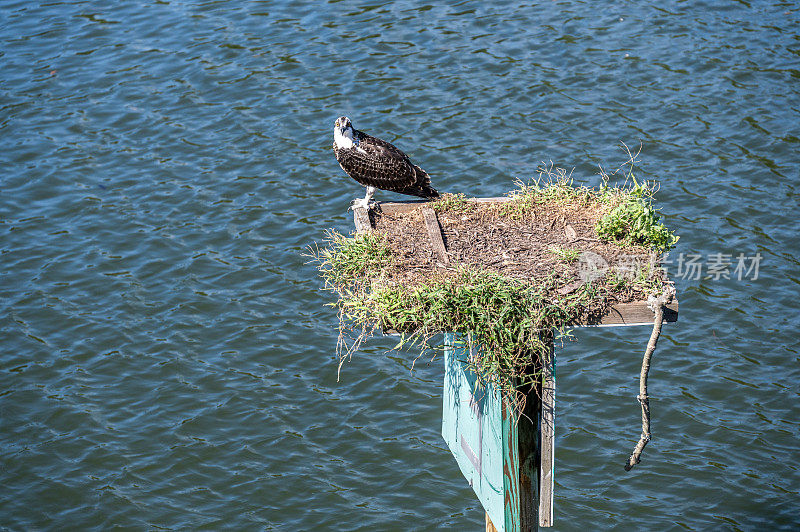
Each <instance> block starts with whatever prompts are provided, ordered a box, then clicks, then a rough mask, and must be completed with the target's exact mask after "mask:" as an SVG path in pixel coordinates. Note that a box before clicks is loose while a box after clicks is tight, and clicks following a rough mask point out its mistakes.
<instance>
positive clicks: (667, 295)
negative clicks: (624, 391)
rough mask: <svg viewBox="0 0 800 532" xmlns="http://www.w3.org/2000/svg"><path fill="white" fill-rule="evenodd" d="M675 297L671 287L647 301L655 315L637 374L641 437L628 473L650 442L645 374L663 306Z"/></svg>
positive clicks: (662, 317) (660, 320)
mask: <svg viewBox="0 0 800 532" xmlns="http://www.w3.org/2000/svg"><path fill="white" fill-rule="evenodd" d="M674 296H675V287H674V286H672V285H669V286H667V288H665V289H664V293H663V294H661V295H660V296H659V297H653V296H650V299H649V300H648V301H647V306H648V307H650V309H651V310H652V311H653V312H655V313H656V316H655V322H654V323H653V332H652V334H650V341H648V342H647V349H646V350H645V352H644V358H643V359H642V371H641V372H640V373H639V395H637V396H636V399H638V400H639V403H641V405H642V435H641V436H640V437H639V442H638V443H637V444H636V447H634V448H633V453H631V456H630V458H628V461H627V462H626V463H625V471H630V470H631V469H633V466H635V465H636V464H638V463H639V462H640V460H641V456H642V451H643V450H644V447H645V445H647V442H649V441H650V398H649V397H648V396H647V374H648V373H649V372H650V358H651V357H652V356H653V351H655V350H656V344H657V343H658V337H659V336H660V335H661V324H662V322H663V321H664V306H665V305H668V304H669V303H670V302H671V301H672V298H673V297H674Z"/></svg>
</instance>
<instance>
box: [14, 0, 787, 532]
mask: <svg viewBox="0 0 800 532" xmlns="http://www.w3.org/2000/svg"><path fill="white" fill-rule="evenodd" d="M799 23H800V14H799V13H798V8H797V7H796V6H795V5H794V4H793V3H791V2H766V1H764V2H761V1H758V2H756V1H753V2H745V1H740V2H724V3H723V2H700V1H684V2H659V3H652V4H651V3H643V2H620V3H614V4H607V3H597V2H580V1H567V0H565V1H559V2H547V3H541V4H517V3H508V2H491V3H488V2H474V1H462V2H458V3H456V4H453V5H449V6H445V5H438V4H437V5H434V4H425V3H414V2H405V1H401V2H374V1H371V0H364V1H360V2H329V3H321V2H245V1H238V2H230V1H216V2H213V1H209V2H202V3H201V2H186V1H169V2H166V1H164V2H153V3H142V2H122V1H119V0H112V1H104V2H99V1H85V2H80V1H74V2H38V1H26V2H13V1H11V2H10V1H6V2H3V3H2V5H0V65H2V69H1V70H0V139H2V146H3V149H2V150H0V168H2V174H0V348H2V351H0V448H2V449H3V451H2V453H0V485H2V486H3V489H2V490H0V527H2V528H5V529H10V530H31V529H109V528H112V527H115V526H119V527H123V528H133V529H144V528H166V529H187V528H188V529H196V528H203V527H204V528H209V529H218V528H233V529H245V530H249V529H270V528H281V529H292V530H310V529H315V530H346V529H381V530H391V529H394V530H405V529H437V528H440V529H453V530H477V529H479V528H480V527H482V526H483V511H482V510H481V508H480V506H479V503H478V502H477V500H476V498H475V496H474V495H473V494H472V491H471V489H470V487H469V486H468V485H467V484H466V481H465V480H464V479H463V477H461V475H460V473H459V471H458V467H457V465H456V463H455V461H454V459H453V458H452V457H451V456H450V453H449V451H448V450H447V449H446V448H445V446H444V443H443V441H442V439H441V436H440V434H439V431H440V419H441V411H440V409H441V393H442V391H441V390H442V375H443V368H442V363H441V360H436V361H434V362H432V363H430V364H426V363H425V360H421V361H418V362H417V364H416V366H415V369H414V371H413V372H411V371H410V369H411V363H412V361H413V359H414V358H415V357H416V354H415V353H413V352H400V353H397V352H391V353H387V352H386V351H387V350H388V349H390V348H391V347H392V346H393V345H394V344H395V343H396V341H394V340H392V339H391V338H380V337H379V338H375V339H373V340H371V341H369V342H368V343H366V344H364V346H363V347H362V349H361V350H360V351H359V352H358V353H356V354H355V355H354V356H353V358H352V360H351V361H350V362H348V363H346V364H345V365H344V367H343V369H342V376H341V379H340V380H339V381H338V382H337V360H336V358H335V352H334V351H335V346H336V335H337V332H336V326H337V319H336V314H335V312H334V310H333V309H332V308H330V307H328V306H325V303H328V302H330V301H331V300H332V296H331V295H330V294H329V293H325V292H323V291H322V290H321V287H322V283H321V281H320V280H319V278H318V277H317V274H316V270H315V267H314V265H313V264H310V263H309V262H308V260H309V259H308V257H307V256H305V255H304V254H305V253H306V249H307V246H309V245H312V244H313V243H314V242H320V241H321V240H322V239H323V237H324V231H325V230H326V229H327V228H335V229H337V230H339V231H343V232H346V231H348V230H350V229H351V227H352V219H351V218H350V216H349V215H348V213H347V212H346V209H347V206H348V205H349V202H350V201H351V200H352V199H353V198H355V197H357V196H360V195H362V194H363V189H361V188H360V187H359V186H358V185H357V184H356V183H355V182H353V181H352V180H349V178H346V177H345V176H344V175H343V173H342V172H341V170H340V169H339V167H338V165H337V164H336V162H335V160H334V158H333V154H332V151H331V149H330V145H331V142H332V127H333V121H334V119H335V118H336V117H337V116H340V115H343V114H346V115H348V116H350V117H351V119H352V120H353V123H354V125H355V126H356V128H359V129H363V130H365V131H367V132H369V133H371V134H374V135H377V136H380V137H383V138H386V139H387V140H390V141H392V142H394V143H395V144H397V145H398V146H399V147H401V148H402V149H404V150H405V151H407V152H408V153H409V154H410V155H411V156H412V157H413V159H414V160H415V161H416V162H417V163H419V164H420V165H421V166H422V167H423V168H425V169H426V170H427V171H428V172H429V173H430V174H431V175H432V176H433V183H434V186H436V188H438V189H439V190H443V191H448V192H463V193H465V194H468V195H471V196H497V195H501V194H503V193H504V192H505V191H507V190H509V189H511V188H512V187H513V186H514V180H515V179H516V178H522V179H526V178H529V177H532V176H534V175H535V173H536V167H537V165H538V164H539V162H540V161H546V162H549V161H550V160H552V161H553V162H554V163H556V164H557V165H559V166H562V167H564V168H568V169H573V168H574V171H573V177H574V178H575V180H576V182H578V183H581V184H590V185H596V184H598V183H599V177H598V175H597V172H598V165H602V166H603V168H605V169H613V168H615V167H616V166H617V165H619V164H620V163H622V162H623V161H624V159H625V155H624V152H623V151H621V150H620V148H619V143H620V142H625V143H626V144H628V145H629V146H635V147H638V145H639V142H641V143H642V145H643V148H642V152H641V155H640V160H641V163H640V165H639V166H638V174H637V175H638V176H639V177H641V178H647V179H655V180H657V181H658V182H659V183H660V191H659V192H658V194H657V201H658V203H659V205H660V206H661V207H662V209H663V212H664V214H665V221H666V222H667V224H668V225H669V226H670V227H671V228H673V229H675V230H676V231H677V232H678V233H679V234H680V235H681V241H680V243H679V246H678V248H677V249H676V250H675V251H674V252H673V254H672V255H671V257H670V258H671V260H673V261H674V262H673V264H672V265H671V266H670V268H671V270H670V271H671V273H672V276H673V278H675V279H676V284H677V288H678V297H679V299H680V305H681V311H680V319H679V321H678V323H677V324H674V325H669V326H667V327H665V331H664V335H663V336H662V339H661V342H660V343H659V348H658V351H657V352H656V355H655V358H654V361H653V367H652V370H651V375H650V394H651V407H652V411H653V441H652V442H651V443H650V444H649V445H648V447H647V448H646V450H645V453H644V456H643V461H642V463H641V464H640V465H639V466H637V467H636V468H635V469H634V470H633V471H632V472H630V473H625V472H624V471H623V469H622V464H623V463H624V461H625V459H626V458H627V456H628V454H629V453H630V451H631V449H632V448H633V445H634V443H635V441H636V439H637V438H638V435H639V423H640V418H639V406H638V403H637V402H636V400H635V395H636V393H637V390H638V381H637V378H638V371H639V364H640V360H641V354H642V352H643V350H644V346H645V342H646V340H647V337H648V335H649V330H648V329H647V328H626V329H593V330H581V331H576V333H575V334H576V336H577V338H578V341H577V342H570V343H567V344H565V345H564V346H563V347H559V348H558V351H557V356H558V379H559V380H558V392H557V421H556V490H555V523H556V526H555V528H554V529H555V530H587V529H591V530H599V529H609V528H614V529H621V530H640V529H647V530H685V529H688V530H718V529H723V530H776V529H783V530H792V529H797V528H798V527H800V473H799V472H798V465H797V460H798V456H800V452H799V451H800V444H798V440H800V401H799V400H798V399H799V396H800V364H798V363H799V362H800V340H798V334H797V330H798V328H800V318H799V317H798V303H797V302H798V297H800V273H799V270H800V268H799V267H800V261H798V259H797V256H796V250H797V249H798V247H799V246H800V238H798V229H800V226H798V223H797V221H796V216H797V212H798V207H800V193H798V192H797V189H796V187H797V185H798V183H800V177H798V170H797V169H798V168H800V138H798V137H799V136H800V135H799V134H798V123H800V83H799V82H800V24H799ZM376 199H379V200H381V199H400V197H398V196H395V195H392V194H389V193H379V194H378V196H377V198H376ZM681 254H684V257H683V259H684V260H686V259H687V258H688V257H689V256H690V255H694V256H699V257H698V258H697V259H696V260H695V262H698V263H700V264H701V266H702V267H703V268H704V269H703V270H702V272H701V275H700V276H699V278H694V275H686V271H685V270H686V268H685V267H682V270H683V271H680V272H679V270H678V266H679V264H678V262H679V259H680V255H681ZM716 254H722V256H721V257H717V259H719V260H717V263H718V264H722V268H721V269H722V271H723V272H724V271H727V275H728V277H730V278H729V279H726V278H725V276H724V275H722V274H720V275H719V276H717V277H719V278H717V279H715V278H714V277H715V275H711V276H710V278H706V277H708V275H707V272H708V270H707V268H708V264H709V263H710V262H713V257H712V256H715V255H716ZM739 255H741V256H742V257H743V258H744V259H746V261H747V262H746V265H747V266H751V267H752V266H753V264H752V263H753V261H754V260H755V257H760V259H758V266H759V269H758V275H757V276H756V275H755V271H754V269H753V270H751V271H750V272H749V273H748V272H746V271H744V272H742V271H740V272H739V273H743V274H745V275H737V274H736V272H735V267H736V265H737V257H738V256H739ZM726 260H727V261H729V264H728V265H727V270H726V267H725V261H726ZM681 264H682V266H685V264H684V263H681ZM737 277H741V279H738V278H737Z"/></svg>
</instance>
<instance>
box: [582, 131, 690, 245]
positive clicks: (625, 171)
mask: <svg viewBox="0 0 800 532" xmlns="http://www.w3.org/2000/svg"><path fill="white" fill-rule="evenodd" d="M622 145H623V147H624V149H625V151H626V152H627V153H628V160H627V161H626V162H625V163H623V165H621V166H620V167H619V168H617V170H615V171H614V172H613V173H611V174H607V173H606V172H605V171H603V169H602V167H601V168H600V175H601V177H602V179H603V186H602V187H601V188H600V191H601V193H602V194H603V196H604V197H605V198H606V199H607V200H608V202H609V204H610V205H611V206H612V210H611V211H610V212H608V213H607V214H606V215H605V216H603V217H602V218H601V219H600V220H598V222H597V227H596V228H595V229H596V230H597V234H598V236H599V237H600V238H602V239H604V240H613V241H616V242H619V243H622V244H626V245H629V246H637V245H639V246H647V247H652V248H653V249H654V250H656V251H658V252H665V251H669V250H670V249H672V248H674V247H675V244H677V243H678V239H679V238H680V237H678V236H676V235H675V233H674V232H672V231H670V230H669V229H667V228H666V226H665V225H664V224H662V223H661V222H659V215H658V211H657V209H655V208H654V207H653V195H654V194H655V193H656V192H657V191H658V189H657V187H656V186H655V185H653V184H650V183H648V182H647V181H644V182H642V183H639V182H638V181H637V179H636V176H635V175H634V173H633V169H634V165H635V163H636V160H637V157H638V155H639V153H640V152H641V150H642V147H641V145H640V146H639V149H638V150H637V151H636V153H633V152H631V150H630V148H628V146H627V145H625V144H624V143H623V144H622ZM619 175H623V176H624V177H625V181H624V183H623V184H622V186H620V187H616V188H610V187H609V184H608V183H609V181H610V180H611V179H612V178H613V177H615V176H619Z"/></svg>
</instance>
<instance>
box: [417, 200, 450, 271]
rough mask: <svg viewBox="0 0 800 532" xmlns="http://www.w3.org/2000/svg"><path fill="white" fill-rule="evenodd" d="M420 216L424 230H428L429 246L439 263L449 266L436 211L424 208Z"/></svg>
mask: <svg viewBox="0 0 800 532" xmlns="http://www.w3.org/2000/svg"><path fill="white" fill-rule="evenodd" d="M422 216H423V217H424V218H425V228H426V229H427V230H428V237H429V238H430V239H431V246H432V247H433V251H434V252H435V253H436V256H437V257H439V262H441V263H442V264H445V265H447V264H450V257H448V256H447V248H445V247H444V238H443V237H442V228H441V226H440V225H439V219H438V218H436V211H434V210H433V209H431V208H429V207H426V208H424V209H422Z"/></svg>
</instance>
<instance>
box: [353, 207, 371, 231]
mask: <svg viewBox="0 0 800 532" xmlns="http://www.w3.org/2000/svg"><path fill="white" fill-rule="evenodd" d="M353 223H355V225H356V232H358V233H363V232H365V231H370V230H372V223H371V222H370V219H369V213H368V212H367V209H365V208H364V207H356V208H355V209H353Z"/></svg>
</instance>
